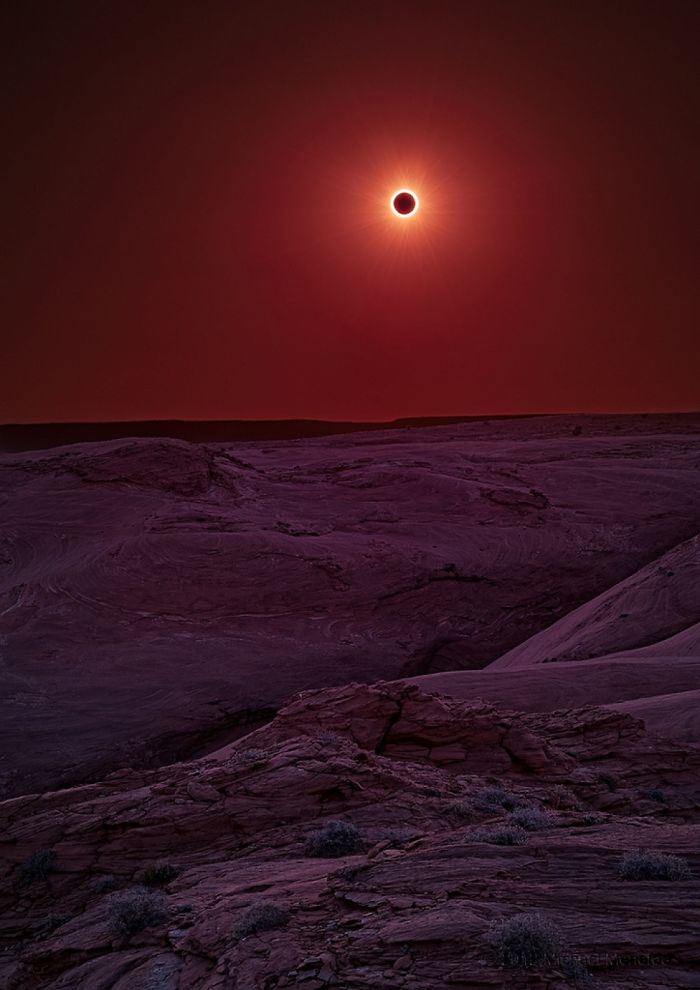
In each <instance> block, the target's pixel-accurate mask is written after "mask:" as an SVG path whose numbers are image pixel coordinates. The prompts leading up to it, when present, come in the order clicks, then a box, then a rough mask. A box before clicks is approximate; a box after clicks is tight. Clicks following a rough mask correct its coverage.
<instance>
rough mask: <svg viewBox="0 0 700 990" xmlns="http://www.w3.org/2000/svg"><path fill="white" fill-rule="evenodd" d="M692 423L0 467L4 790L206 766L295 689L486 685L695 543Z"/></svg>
mask: <svg viewBox="0 0 700 990" xmlns="http://www.w3.org/2000/svg"><path fill="white" fill-rule="evenodd" d="M697 426H698V421H697V419H695V420H694V419H693V418H692V417H688V416H685V417H677V418H674V417H672V416H665V417H544V418H540V419H527V420H510V421H499V422H492V423H468V424H460V425H454V426H444V427H440V428H433V429H417V430H395V431H387V432H374V433H370V434H352V435H347V436H343V437H333V438H328V437H326V438H321V439H315V440H304V441H298V442H291V443H290V442H287V443H273V442H269V443H258V444H238V445H235V444H229V445H213V444H212V445H196V444H188V443H186V442H183V441H177V440H157V439H138V440H121V441H111V442H103V443H96V444H79V445H75V446H71V447H62V448H56V449H53V450H51V451H39V452H36V451H35V452H28V453H24V454H12V455H4V456H3V457H2V458H0V491H1V493H2V494H1V496H0V497H1V499H2V501H1V508H2V513H1V515H0V612H2V617H1V618H2V644H1V651H2V652H1V656H2V662H3V665H4V687H5V688H6V690H4V692H3V699H2V702H0V706H1V707H0V718H1V719H2V724H3V728H4V740H3V742H4V745H3V760H2V764H1V765H0V771H1V772H2V775H3V782H4V788H5V792H6V793H7V794H12V793H21V792H22V791H28V790H32V789H40V788H45V787H49V786H55V785H56V784H60V783H69V782H71V781H77V780H81V779H82V780H84V779H89V778H91V777H92V778H95V776H96V775H97V776H99V775H100V774H101V773H104V772H106V771H107V770H109V769H111V768H114V767H115V766H120V765H124V764H131V765H138V766H149V765H150V766H153V765H157V764H159V763H162V762H163V761H167V760H172V759H177V758H182V757H187V756H190V755H192V754H198V753H201V752H204V751H206V750H207V749H211V748H213V747H214V746H216V745H220V744H221V743H222V742H224V741H226V740H229V739H232V738H235V737H236V736H237V735H240V734H241V733H243V732H245V731H248V730H249V729H250V728H251V727H254V726H255V725H257V724H260V723H261V722H262V721H265V720H266V719H269V718H270V717H271V715H272V713H273V712H274V710H275V708H276V707H278V706H279V705H280V704H282V703H283V702H284V701H285V700H286V699H287V698H289V697H290V696H291V695H293V694H294V693H295V692H297V691H299V690H303V689H307V688H312V687H317V686H319V685H333V684H340V683H345V682H347V681H349V680H361V681H372V680H376V679H377V678H378V677H386V678H396V677H405V676H409V675H422V674H429V673H433V672H440V671H446V670H447V671H450V670H470V669H475V668H482V667H483V666H484V665H486V664H488V663H490V662H491V661H494V660H496V659H497V658H498V657H500V656H502V655H503V654H504V653H506V652H507V651H509V650H511V649H512V648H514V647H516V646H517V644H520V643H522V642H523V641H524V640H526V639H527V638H528V637H530V636H532V635H533V634H536V633H538V632H540V630H542V629H544V628H545V627H547V626H550V625H551V624H552V623H554V622H556V621H557V620H558V619H560V618H562V617H563V616H565V615H566V614H567V613H569V612H570V611H571V610H572V609H573V608H575V607H576V606H579V605H581V604H582V603H584V602H588V601H589V600H590V599H592V598H593V597H594V596H596V595H599V594H601V593H603V592H606V591H607V590H608V589H610V588H611V587H612V586H613V585H615V584H617V583H618V582H621V581H624V580H625V579H626V578H628V577H629V575H631V574H633V573H634V572H638V571H639V569H640V568H642V567H644V566H645V565H647V564H648V563H649V562H650V561H653V560H656V559H657V558H659V557H660V556H661V555H662V554H664V553H666V552H667V551H669V550H671V548H673V547H676V546H677V545H678V544H680V543H681V542H682V541H684V540H688V539H690V538H691V537H693V536H694V535H695V534H696V533H697V532H698V529H699V528H700V503H699V501H698V498H697V491H698V490H699V489H700V440H699V439H698V431H697ZM578 427H580V428H581V429H580V431H579V430H578V429H577V428H578ZM672 552H673V551H672ZM672 604H673V603H670V604H669V609H668V614H667V618H668V622H667V624H666V631H665V633H664V634H665V635H670V634H672V633H674V632H675V631H676V626H675V625H674V623H677V622H680V621H681V620H682V621H685V617H686V612H687V611H688V609H691V610H692V608H693V607H694V606H693V603H692V601H689V602H685V603H683V604H682V612H683V615H681V614H680V613H678V614H676V613H675V612H673V608H672V607H671V606H672ZM673 607H675V605H674V606H673ZM696 619H697V617H696ZM616 642H617V641H616ZM620 642H621V643H622V645H623V647H624V646H626V645H627V641H625V640H624V638H623V639H622V640H620ZM629 645H634V644H633V643H630V644H629ZM582 648H583V647H582ZM614 648H617V649H619V648H620V647H619V645H616V646H615V647H614ZM585 649H586V650H588V649H589V646H588V645H587V643H586V645H585ZM603 652H605V651H603Z"/></svg>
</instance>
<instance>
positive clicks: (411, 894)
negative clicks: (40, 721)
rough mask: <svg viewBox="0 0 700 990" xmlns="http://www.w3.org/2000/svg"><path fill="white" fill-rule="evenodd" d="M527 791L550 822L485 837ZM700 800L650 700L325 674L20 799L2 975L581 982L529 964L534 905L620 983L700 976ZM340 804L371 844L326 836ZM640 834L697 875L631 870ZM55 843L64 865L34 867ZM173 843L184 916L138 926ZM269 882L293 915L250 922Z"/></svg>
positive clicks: (53, 860)
mask: <svg viewBox="0 0 700 990" xmlns="http://www.w3.org/2000/svg"><path fill="white" fill-rule="evenodd" d="M504 802H505V803H506V804H508V806H509V807H513V806H515V807H516V811H517V808H518V807H520V808H521V809H522V808H523V807H525V808H532V807H537V808H539V809H541V812H542V814H541V815H540V818H544V823H545V824H544V825H543V826H540V825H538V827H537V829H535V830H532V831H529V832H528V833H527V835H528V837H529V838H528V839H527V841H526V842H524V843H523V844H518V845H515V846H501V845H497V844H492V843H490V842H489V841H486V840H485V839H484V835H486V836H488V835H490V834H492V833H493V832H494V831H497V830H498V829H502V828H504V827H511V828H512V824H511V821H512V819H511V812H510V811H509V810H507V808H506V807H504V806H503V805H504ZM699 809H700V750H699V749H697V748H695V747H692V746H690V747H682V746H679V745H677V744H676V743H674V742H672V741H664V740H661V739H659V738H657V737H655V736H654V735H651V734H649V733H648V732H647V731H645V729H644V726H643V724H642V723H641V722H640V721H639V720H638V719H635V718H632V717H630V716H629V715H624V714H621V713H618V712H610V711H607V710H605V709H599V708H589V709H581V710H577V711H569V712H554V713H549V714H523V713H517V712H509V711H505V710H498V709H496V708H494V707H493V706H491V705H488V704H485V703H483V702H475V703H464V702H458V701H455V700H450V699H447V698H445V697H440V696H436V695H431V694H427V693H425V692H423V691H421V690H420V689H419V688H417V687H416V686H415V685H409V684H401V683H378V684H375V685H372V686H368V685H357V684H355V685H348V686H345V687H342V688H329V689H325V690H321V691H316V692H309V693H308V694H304V695H302V696H301V697H299V698H297V699H296V700H295V701H294V702H293V703H291V704H290V705H289V706H287V707H286V708H285V709H284V710H283V711H281V712H280V714H279V716H278V717H277V718H276V719H275V720H274V721H272V722H271V723H270V724H269V725H267V726H265V727H264V728H261V729H258V730H256V731H255V732H254V733H253V734H251V735H250V736H249V737H247V738H246V739H244V740H243V739H242V740H239V741H237V742H235V743H233V744H230V745H228V746H226V747H224V748H222V749H220V750H218V751H216V752H214V753H212V754H210V755H209V756H207V757H205V758H202V759H200V760H196V761H191V762H188V763H182V764H177V765H174V766H171V767H163V768H160V769H156V770H151V771H135V770H123V771H120V772H118V773H116V774H113V775H112V776H111V777H109V778H108V779H106V780H104V781H103V782H101V783H97V784H92V785H87V786H83V787H78V788H73V789H69V790H64V791H59V792H54V793H52V794H46V795H44V796H43V797H38V796H25V797H20V798H16V799H14V800H9V801H6V802H4V803H3V804H1V805H0V816H1V817H0V829H1V830H2V833H1V834H2V835H3V842H2V844H0V880H1V882H0V890H2V894H1V895H0V933H1V937H2V943H3V946H4V948H5V950H6V951H5V954H4V956H2V961H1V962H0V982H1V983H2V985H3V986H7V987H8V988H10V990H67V988H69V987H70V988H75V990H97V988H105V987H110V988H113V990H134V988H136V990H147V988H154V987H157V988H159V990H210V988H221V990H224V988H232V990H257V988H266V987H292V986H297V985H305V986H309V987H312V988H315V990H319V988H322V987H357V988H368V990H369V988H376V987H387V988H389V987H399V988H401V987H405V988H410V990H413V988H416V990H417V988H418V987H422V988H426V990H439V988H444V987H446V986H467V987H469V986H472V987H476V986H484V987H493V988H506V987H508V988H512V987H522V988H525V987H541V988H544V987H551V988H561V990H564V988H566V987H568V986H571V983H570V982H569V981H568V980H567V978H566V977H565V975H564V970H565V968H566V959H565V958H564V957H562V958H556V959H554V960H553V961H550V962H549V963H548V964H547V965H546V966H545V969H544V971H542V972H539V973H538V972H535V973H532V974H530V975H529V976H528V975H526V974H524V973H517V972H516V973H512V972H508V971H504V970H503V969H501V968H500V967H499V966H498V965H497V963H496V960H495V958H494V955H493V952H492V951H491V949H490V948H489V944H488V941H487V937H486V936H487V932H488V930H489V926H490V925H491V924H492V922H494V921H497V920H501V919H504V918H508V917H510V916H512V915H514V914H517V913H519V912H522V911H523V910H525V911H533V910H534V911H538V912H541V913H542V914H543V915H544V916H545V917H547V918H548V919H549V920H550V921H551V922H553V923H554V924H555V925H556V926H557V927H558V928H559V929H560V931H561V933H562V937H563V938H564V942H565V947H564V953H565V954H570V955H574V956H577V957H582V958H584V959H586V960H587V962H588V964H589V967H590V969H591V970H592V972H593V974H594V975H595V976H596V977H597V978H599V980H600V982H599V983H598V984H597V985H598V986H600V987H615V988H629V990H633V988H638V987H639V986H653V987H659V988H669V990H671V988H672V990H678V988H679V987H686V988H690V987H693V986H697V982H695V983H694V982H693V981H694V980H695V981H697V976H698V972H699V971H700V946H699V945H698V940H697V930H698V925H699V924H700V908H699V907H698V904H699V903H700V901H699V900H698V893H699V892H700V883H699V881H698V873H699V872H700V856H699V855H698V839H699V838H700V830H699V828H700V827H699V825H698V812H699ZM338 819H340V820H343V821H346V822H349V823H351V824H352V825H354V826H355V828H356V829H357V830H358V832H359V835H360V840H361V847H360V849H359V851H357V850H355V851H353V852H352V853H350V854H348V855H346V856H341V857H340V858H334V859H325V858H323V857H320V858H319V857H317V856H316V857H314V858H308V857H307V856H305V854H304V850H305V843H306V841H307V839H308V838H309V836H310V835H311V834H312V833H314V831H315V830H317V829H318V828H319V827H320V826H322V825H324V824H325V823H328V822H329V821H333V820H338ZM535 820H537V819H535ZM639 846H645V847H649V848H652V849H654V850H656V851H659V852H665V853H670V854H674V855H681V856H683V857H686V858H687V859H688V861H689V863H690V867H691V870H692V872H693V875H692V876H691V877H690V878H685V879H679V880H676V881H673V882H663V881H644V882H642V883H631V882H626V881H623V880H621V879H620V878H619V877H618V867H619V862H620V858H621V856H622V855H623V854H624V853H625V852H627V851H629V850H634V849H636V848H637V847H639ZM42 849H43V850H47V851H48V853H50V857H49V860H50V867H49V868H48V869H47V870H45V871H44V873H43V874H42V875H40V876H36V875H34V876H31V877H28V876H27V863H28V862H31V861H30V859H29V857H31V856H32V855H33V854H36V853H37V851H38V850H42ZM44 858H45V859H46V857H44ZM163 860H167V861H168V863H169V865H170V866H171V870H170V871H169V873H165V874H164V877H165V879H164V880H163V883H162V886H161V887H160V896H159V903H160V908H161V912H162V911H163V910H164V912H165V917H162V915H161V916H158V917H156V920H155V921H154V922H153V924H151V925H149V926H148V927H147V928H145V929H144V930H140V931H135V932H133V933H132V934H131V935H129V936H124V935H123V934H119V933H118V932H115V930H114V927H113V921H114V916H115V911H116V910H117V906H118V904H119V903H120V900H121V899H122V898H123V897H124V896H125V894H127V893H128V892H129V891H133V888H134V886H135V885H137V884H139V883H142V882H143V881H144V878H148V877H149V876H151V877H152V876H153V869H152V867H153V865H154V864H156V863H159V862H160V863H162V861H163ZM162 872H163V871H162V866H161V873H162ZM35 873H36V871H35ZM173 873H176V874H177V875H176V876H174V878H173ZM151 882H152V881H151ZM260 902H263V903H271V904H273V905H275V906H276V907H277V908H278V909H279V910H278V912H277V914H278V915H279V917H280V918H281V921H280V924H281V927H278V928H274V929H270V930H260V931H258V932H257V933H255V932H252V933H250V934H245V935H241V934H239V933H237V932H238V930H239V929H240V927H241V921H242V920H243V919H245V918H246V917H249V916H248V915H247V913H246V912H248V910H249V909H250V908H251V906H253V905H255V904H258V903H260ZM287 916H288V918H287ZM621 960H627V961H626V962H621ZM650 974H651V977H650Z"/></svg>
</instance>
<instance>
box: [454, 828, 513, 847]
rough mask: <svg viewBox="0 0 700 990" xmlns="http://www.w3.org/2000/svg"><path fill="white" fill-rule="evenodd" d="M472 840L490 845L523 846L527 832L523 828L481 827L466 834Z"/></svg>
mask: <svg viewBox="0 0 700 990" xmlns="http://www.w3.org/2000/svg"><path fill="white" fill-rule="evenodd" d="M467 839H470V840H471V841H472V842H488V843H490V844H491V845H492V846H524V845H525V843H526V842H527V840H528V834H527V832H526V831H525V829H524V828H509V827H508V826H507V825H504V826H503V827H502V828H483V829H478V830H477V831H475V832H472V833H471V834H469V835H467Z"/></svg>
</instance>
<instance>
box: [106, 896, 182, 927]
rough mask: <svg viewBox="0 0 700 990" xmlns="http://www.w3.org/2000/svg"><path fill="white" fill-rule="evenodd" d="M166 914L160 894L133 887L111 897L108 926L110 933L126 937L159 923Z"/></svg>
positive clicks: (163, 919)
mask: <svg viewBox="0 0 700 990" xmlns="http://www.w3.org/2000/svg"><path fill="white" fill-rule="evenodd" d="M167 916H168V912H167V909H166V906H165V900H164V899H163V896H162V894H156V893H154V891H152V890H147V889H146V888H145V887H133V888H132V889H131V890H125V891H124V892H123V893H121V894H116V895H115V897H114V898H113V899H112V903H111V904H110V910H109V927H110V930H111V932H112V934H114V935H117V936H118V937H120V938H128V937H129V936H130V935H135V934H136V933H137V932H142V931H143V930H144V928H151V927H152V926H153V925H159V924H160V923H161V922H162V921H165V919H166V918H167Z"/></svg>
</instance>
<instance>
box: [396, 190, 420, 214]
mask: <svg viewBox="0 0 700 990" xmlns="http://www.w3.org/2000/svg"><path fill="white" fill-rule="evenodd" d="M390 202H391V210H392V213H394V215H395V216H397V217H402V218H406V217H410V216H413V215H414V214H415V212H416V211H417V209H418V197H417V196H416V194H415V193H414V192H413V191H412V190H411V189H397V191H396V192H395V193H393V194H392V197H391V201H390Z"/></svg>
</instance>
